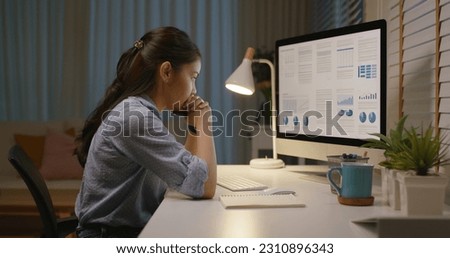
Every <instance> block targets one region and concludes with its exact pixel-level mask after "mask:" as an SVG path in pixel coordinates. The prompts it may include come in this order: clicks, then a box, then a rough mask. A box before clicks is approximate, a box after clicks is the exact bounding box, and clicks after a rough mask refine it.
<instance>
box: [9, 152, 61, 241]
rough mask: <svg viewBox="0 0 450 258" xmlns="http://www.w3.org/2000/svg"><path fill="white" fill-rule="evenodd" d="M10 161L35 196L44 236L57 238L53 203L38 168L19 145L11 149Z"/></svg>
mask: <svg viewBox="0 0 450 258" xmlns="http://www.w3.org/2000/svg"><path fill="white" fill-rule="evenodd" d="M8 160H9V162H10V163H11V164H12V165H13V166H14V168H15V169H16V170H17V171H18V172H19V174H20V176H21V177H22V179H23V181H25V184H26V185H27V187H28V190H29V191H30V192H31V195H32V196H33V199H34V201H35V203H36V206H37V208H38V210H39V214H40V217H41V221H42V224H43V226H44V235H43V236H44V237H57V236H58V231H57V224H56V215H55V210H54V208H53V202H52V199H51V196H50V193H49V191H48V188H47V185H46V184H45V181H44V179H43V178H42V175H41V173H40V172H39V170H38V168H37V167H36V166H35V165H34V164H33V162H32V160H31V158H30V157H29V156H28V155H27V154H26V152H25V151H24V150H23V149H22V148H21V147H20V146H19V145H14V146H13V147H11V149H10V150H9V157H8Z"/></svg>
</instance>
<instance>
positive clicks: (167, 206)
mask: <svg viewBox="0 0 450 258" xmlns="http://www.w3.org/2000/svg"><path fill="white" fill-rule="evenodd" d="M301 169H302V167H301V166H287V167H286V168H283V169H274V170H272V169H268V170H265V169H253V168H250V167H249V166H246V165H220V166H218V174H219V175H233V174H234V175H241V176H245V177H248V178H250V179H253V180H255V181H258V182H261V183H264V184H267V185H268V186H269V187H284V188H290V189H293V190H295V191H296V193H297V195H298V196H299V197H300V198H301V199H303V200H304V203H305V204H306V207H304V208H259V209H225V208H224V207H223V206H222V204H221V203H220V202H219V196H220V195H221V194H229V193H233V192H231V191H229V190H227V189H225V188H222V187H220V186H218V187H217V191H216V195H215V197H214V198H213V199H211V200H192V199H190V198H187V197H185V196H183V195H181V194H177V193H172V192H171V193H168V194H167V196H166V198H165V199H164V201H163V202H162V204H161V205H160V207H159V208H158V210H157V211H156V212H155V214H154V215H153V217H152V218H151V219H150V221H149V223H148V224H147V225H146V226H145V228H144V229H143V231H142V232H141V235H140V237H199V238H201V237H330V238H335V237H375V236H376V235H375V232H374V231H373V230H370V229H368V228H366V227H363V226H361V225H358V224H354V223H353V222H352V220H361V219H365V218H370V217H377V216H402V215H401V213H400V211H395V210H393V209H392V208H390V207H388V206H383V205H382V203H381V192H380V187H379V186H374V188H373V195H374V197H375V203H374V205H373V206H365V207H356V206H345V205H341V204H339V203H338V201H337V196H336V195H334V194H332V193H331V191H330V186H329V185H328V184H324V183H320V182H314V181H311V180H305V178H304V175H303V174H302V173H299V172H298V170H301ZM447 213H448V211H446V214H447Z"/></svg>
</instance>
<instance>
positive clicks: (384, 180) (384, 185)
mask: <svg viewBox="0 0 450 258" xmlns="http://www.w3.org/2000/svg"><path fill="white" fill-rule="evenodd" d="M388 173H389V169H387V168H385V167H381V202H382V204H383V205H389V186H388V183H389V180H388Z"/></svg>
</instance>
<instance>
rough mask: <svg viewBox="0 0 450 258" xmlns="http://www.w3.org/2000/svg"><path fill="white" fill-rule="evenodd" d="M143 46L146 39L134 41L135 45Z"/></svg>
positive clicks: (139, 47)
mask: <svg viewBox="0 0 450 258" xmlns="http://www.w3.org/2000/svg"><path fill="white" fill-rule="evenodd" d="M143 46H144V41H142V40H141V39H140V40H137V41H136V42H134V47H135V48H137V49H141V48H142V47H143Z"/></svg>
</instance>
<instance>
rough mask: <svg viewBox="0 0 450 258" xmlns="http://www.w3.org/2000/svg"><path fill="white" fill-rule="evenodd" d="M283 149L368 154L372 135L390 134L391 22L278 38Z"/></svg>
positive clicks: (319, 154)
mask: <svg viewBox="0 0 450 258" xmlns="http://www.w3.org/2000/svg"><path fill="white" fill-rule="evenodd" d="M276 75H277V76H276V78H277V83H276V93H277V94H276V96H277V99H276V104H277V110H278V111H277V140H276V144H277V149H278V153H279V154H284V155H289V156H296V157H302V158H307V159H314V160H323V161H326V160H327V156H328V155H340V154H343V153H347V154H350V153H354V154H357V155H360V156H363V155H365V154H367V156H368V157H369V162H370V163H372V164H378V163H379V162H380V161H381V160H382V159H383V158H384V157H383V152H382V151H381V150H374V149H366V148H362V147H361V145H362V144H364V143H365V142H366V141H365V140H366V139H368V138H370V137H374V136H372V135H370V134H371V133H382V134H385V133H386V21H384V20H378V21H373V22H367V23H362V24H358V25H352V26H348V27H343V28H338V29H333V30H329V31H323V32H318V33H313V34H309V35H303V36H298V37H293V38H287V39H281V40H278V41H277V42H276Z"/></svg>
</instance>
